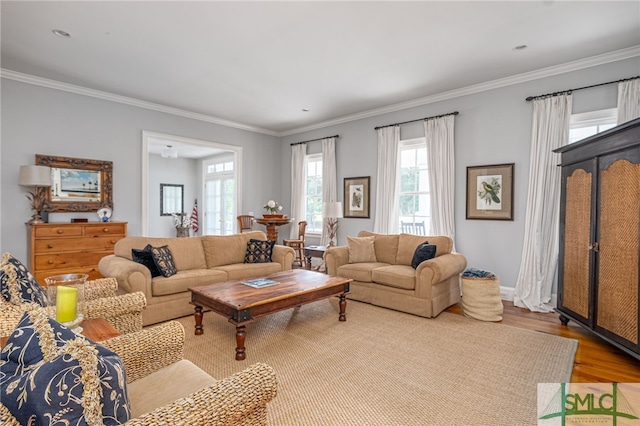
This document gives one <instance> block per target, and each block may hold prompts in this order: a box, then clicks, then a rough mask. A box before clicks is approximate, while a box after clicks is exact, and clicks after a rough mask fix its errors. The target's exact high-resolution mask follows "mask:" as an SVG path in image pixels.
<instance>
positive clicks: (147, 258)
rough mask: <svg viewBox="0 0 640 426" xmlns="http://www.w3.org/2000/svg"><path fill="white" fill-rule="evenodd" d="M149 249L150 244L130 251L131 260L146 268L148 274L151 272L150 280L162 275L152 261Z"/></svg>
mask: <svg viewBox="0 0 640 426" xmlns="http://www.w3.org/2000/svg"><path fill="white" fill-rule="evenodd" d="M151 248H152V247H151V244H147V245H146V246H145V247H144V248H143V249H131V260H133V261H134V262H136V263H139V264H141V265H144V266H146V267H147V269H148V270H149V272H151V278H154V277H159V276H160V275H162V274H161V273H160V271H159V270H158V267H157V266H156V262H154V261H153V254H152V253H151Z"/></svg>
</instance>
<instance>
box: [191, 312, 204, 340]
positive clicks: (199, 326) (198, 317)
mask: <svg viewBox="0 0 640 426" xmlns="http://www.w3.org/2000/svg"><path fill="white" fill-rule="evenodd" d="M193 316H194V318H195V319H196V336H199V335H201V334H202V333H204V329H203V328H202V306H196V311H195V313H194V314H193Z"/></svg>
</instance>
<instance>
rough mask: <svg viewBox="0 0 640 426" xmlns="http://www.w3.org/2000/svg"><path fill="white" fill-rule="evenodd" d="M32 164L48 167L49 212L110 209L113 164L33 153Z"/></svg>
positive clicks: (111, 205)
mask: <svg viewBox="0 0 640 426" xmlns="http://www.w3.org/2000/svg"><path fill="white" fill-rule="evenodd" d="M36 164H37V165H39V166H49V167H51V180H52V182H53V185H52V186H51V188H50V190H49V191H48V193H47V200H46V202H45V204H46V207H47V209H48V211H52V212H96V211H98V210H99V209H101V208H103V207H108V208H110V209H113V163H112V162H111V161H100V160H86V159H84V158H71V157H54V156H50V155H40V154H36Z"/></svg>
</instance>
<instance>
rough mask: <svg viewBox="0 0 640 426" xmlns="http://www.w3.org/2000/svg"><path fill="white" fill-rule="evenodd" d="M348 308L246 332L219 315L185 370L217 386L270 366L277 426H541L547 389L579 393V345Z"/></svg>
mask: <svg viewBox="0 0 640 426" xmlns="http://www.w3.org/2000/svg"><path fill="white" fill-rule="evenodd" d="M338 311H339V309H338V303H337V299H335V298H333V299H327V300H323V301H319V302H315V303H311V304H308V305H304V306H301V307H298V308H295V309H290V310H286V311H282V312H279V313H276V314H273V315H271V316H266V317H262V318H259V319H258V320H256V321H255V322H254V323H251V324H249V325H248V326H247V335H246V342H245V346H246V348H247V359H246V360H244V361H235V359H234V356H235V345H236V343H235V328H234V326H233V325H231V324H230V323H229V322H228V321H227V320H226V319H224V318H222V317H221V316H219V315H217V314H214V313H212V312H207V313H205V315H204V321H203V325H204V334H203V335H201V336H195V335H194V332H193V330H194V328H193V327H194V319H193V317H184V318H181V319H179V321H180V322H181V323H182V324H183V325H184V327H185V330H186V335H187V336H186V345H185V358H187V359H189V360H191V361H192V362H194V363H195V364H196V365H198V366H200V367H201V368H202V369H204V370H205V371H207V372H208V373H209V374H210V375H212V376H213V377H216V378H223V377H226V376H229V375H231V374H233V373H234V372H237V371H241V370H243V369H244V368H246V367H248V366H249V365H251V364H253V363H255V362H264V363H266V364H269V365H271V366H272V367H273V368H274V369H275V371H276V375H277V379H278V395H277V396H276V398H275V399H274V400H273V401H272V402H271V403H270V404H269V405H268V419H269V422H270V424H273V425H323V426H325V425H330V426H333V425H367V426H370V425H509V426H513V425H535V424H537V421H536V417H537V402H536V400H537V390H536V386H537V383H559V382H569V381H570V378H571V370H572V368H573V359H574V355H575V351H576V348H577V341H576V340H573V339H567V338H563V337H558V336H553V335H548V334H544V333H539V332H535V331H530V330H523V329H518V328H514V327H509V326H505V325H501V324H493V323H485V322H481V321H477V320H474V319H471V318H466V317H463V316H461V315H455V314H449V313H446V312H445V313H441V314H440V315H439V316H438V317H437V318H433V319H427V318H421V317H417V316H414V315H409V314H405V313H401V312H396V311H392V310H389V309H384V308H379V307H376V306H372V305H368V304H364V303H359V302H355V301H348V303H347V321H346V322H339V321H338Z"/></svg>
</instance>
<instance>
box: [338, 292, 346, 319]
mask: <svg viewBox="0 0 640 426" xmlns="http://www.w3.org/2000/svg"><path fill="white" fill-rule="evenodd" d="M346 311H347V295H346V294H345V293H342V294H341V295H340V316H339V317H338V321H346V320H347V315H346V314H345V312H346Z"/></svg>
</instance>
